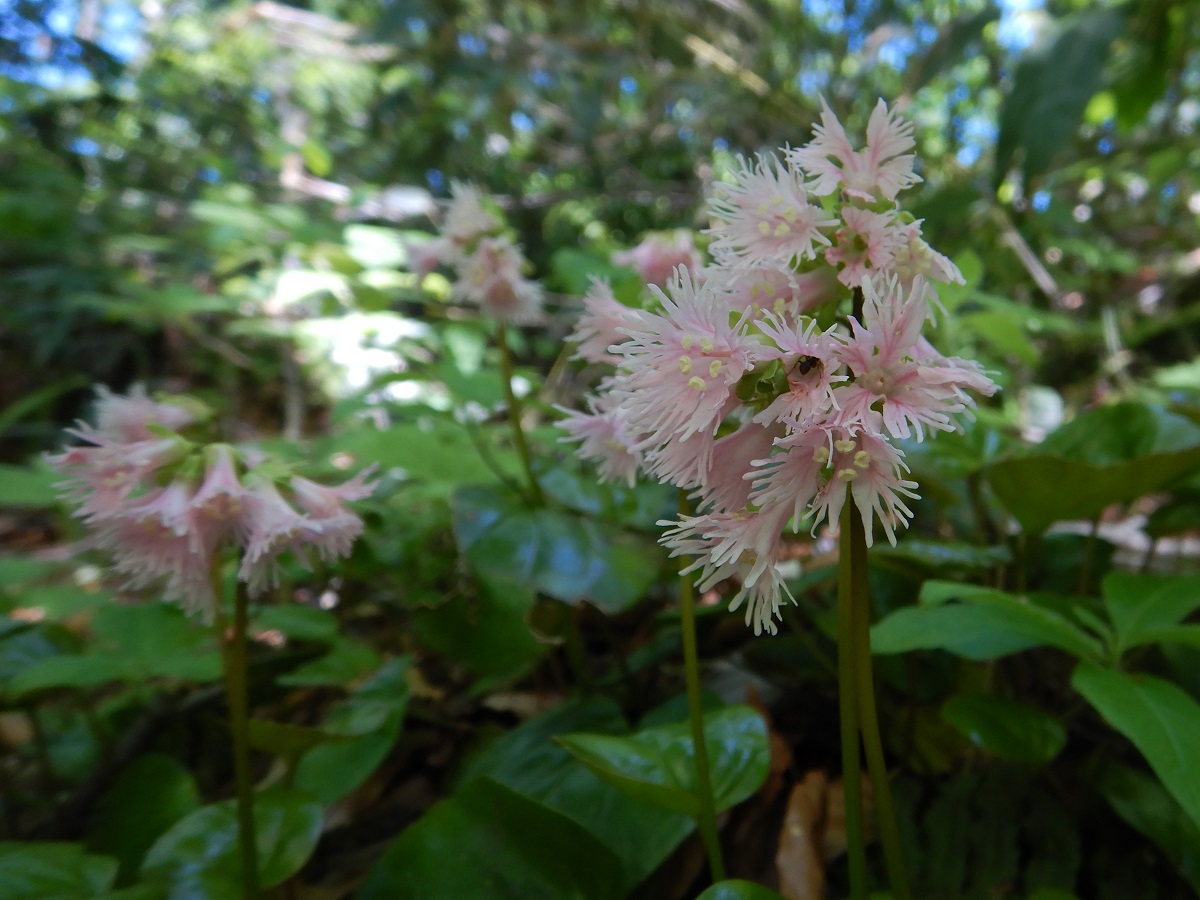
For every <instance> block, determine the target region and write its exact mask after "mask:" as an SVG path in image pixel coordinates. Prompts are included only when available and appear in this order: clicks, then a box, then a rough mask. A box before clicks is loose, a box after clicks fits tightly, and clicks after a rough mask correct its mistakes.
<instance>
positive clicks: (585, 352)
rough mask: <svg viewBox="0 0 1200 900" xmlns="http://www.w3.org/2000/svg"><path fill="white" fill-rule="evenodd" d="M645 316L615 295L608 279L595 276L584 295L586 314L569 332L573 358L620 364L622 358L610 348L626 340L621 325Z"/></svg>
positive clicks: (629, 323)
mask: <svg viewBox="0 0 1200 900" xmlns="http://www.w3.org/2000/svg"><path fill="white" fill-rule="evenodd" d="M641 317H642V311H641V310H639V309H633V308H632V307H629V306H626V305H625V304H624V303H622V302H621V301H620V300H618V299H617V298H616V297H615V296H614V295H613V292H612V287H611V286H610V285H609V283H608V282H607V281H605V280H603V279H600V278H593V279H592V285H591V287H589V288H588V290H587V293H586V294H584V295H583V314H582V315H581V316H580V317H579V321H578V322H577V323H576V325H575V330H574V331H573V332H571V333H570V334H569V335H567V340H568V341H571V342H572V343H574V344H575V353H574V354H573V355H572V357H571V358H572V359H584V360H587V361H588V362H593V363H610V364H612V365H616V364H617V363H619V362H620V361H621V357H620V356H619V355H617V354H616V353H613V352H612V351H611V350H610V349H609V348H610V347H612V345H614V344H619V343H621V342H622V341H624V340H625V335H623V334H621V332H620V330H619V329H620V328H622V327H624V326H627V325H633V324H636V323H637V322H638V320H639V319H640V318H641Z"/></svg>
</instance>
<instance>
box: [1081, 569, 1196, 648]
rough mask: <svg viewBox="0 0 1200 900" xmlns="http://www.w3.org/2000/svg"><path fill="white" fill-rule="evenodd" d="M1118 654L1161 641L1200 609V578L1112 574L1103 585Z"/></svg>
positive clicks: (1105, 603)
mask: <svg viewBox="0 0 1200 900" xmlns="http://www.w3.org/2000/svg"><path fill="white" fill-rule="evenodd" d="M1102 591H1103V595H1104V605H1105V607H1107V609H1108V614H1109V616H1110V617H1111V619H1112V623H1113V627H1114V628H1115V629H1116V639H1117V649H1118V652H1119V653H1123V652H1124V651H1126V650H1128V649H1130V648H1131V647H1137V646H1139V645H1141V644H1147V643H1151V642H1153V641H1159V640H1163V639H1164V636H1165V635H1166V634H1168V633H1169V632H1170V631H1171V630H1173V629H1174V627H1175V626H1177V625H1179V624H1180V623H1181V622H1182V621H1183V620H1184V618H1185V617H1187V616H1188V614H1190V613H1191V612H1193V611H1194V610H1196V609H1198V608H1200V577H1197V576H1192V577H1177V576H1166V575H1138V574H1133V573H1130V572H1113V573H1111V574H1110V575H1109V576H1108V577H1107V578H1105V579H1104V583H1103V585H1102Z"/></svg>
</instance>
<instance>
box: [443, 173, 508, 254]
mask: <svg viewBox="0 0 1200 900" xmlns="http://www.w3.org/2000/svg"><path fill="white" fill-rule="evenodd" d="M450 194H451V196H452V197H453V199H452V200H451V201H450V205H449V207H448V208H447V209H446V216H445V219H444V220H443V221H442V231H441V234H442V237H443V238H444V239H445V240H446V241H448V242H449V245H448V247H447V248H446V250H447V253H446V255H445V259H446V261H447V262H457V260H458V254H459V253H463V252H465V251H466V249H467V248H468V247H469V246H470V245H471V244H473V243H474V242H475V241H476V240H478V239H479V238H481V237H484V236H485V235H491V234H495V233H496V232H498V231H500V229H501V228H503V227H504V223H503V222H501V221H500V219H499V218H498V217H497V216H496V215H495V213H493V212H492V211H491V210H489V209H488V208H487V207H485V206H484V205H483V195H482V194H481V193H480V191H479V189H478V188H477V187H475V186H474V185H472V184H467V183H466V182H462V181H453V182H451V184H450Z"/></svg>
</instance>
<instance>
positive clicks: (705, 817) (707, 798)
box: [679, 491, 725, 883]
mask: <svg viewBox="0 0 1200 900" xmlns="http://www.w3.org/2000/svg"><path fill="white" fill-rule="evenodd" d="M679 508H680V511H681V513H685V512H686V511H687V508H688V507H687V495H686V494H684V492H683V491H680V492H679ZM679 618H680V625H681V626H682V628H683V671H684V677H685V679H686V680H687V697H688V722H689V724H690V725H691V727H692V747H693V748H694V751H695V754H694V758H695V760H696V794H697V799H698V800H699V801H700V812H699V814H698V815H697V816H696V825H697V827H698V828H699V829H700V837H701V839H702V840H703V841H704V847H705V849H706V850H707V851H708V867H709V870H710V871H711V872H712V880H713V882H714V883H716V882H718V881H724V880H725V860H724V859H723V858H722V856H721V841H720V837H719V835H718V833H717V807H716V803H715V801H714V800H713V790H712V776H711V774H710V773H709V768H708V745H707V744H706V743H705V741H704V707H703V705H702V704H701V702H700V654H699V652H698V650H697V647H696V601H695V596H694V591H693V588H692V578H691V575H683V574H682V573H681V574H680V576H679Z"/></svg>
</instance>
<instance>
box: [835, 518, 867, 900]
mask: <svg viewBox="0 0 1200 900" xmlns="http://www.w3.org/2000/svg"><path fill="white" fill-rule="evenodd" d="M846 500H847V502H846V504H845V505H844V506H843V507H842V517H841V524H840V527H839V529H838V530H839V534H840V543H841V546H840V547H839V548H838V550H839V552H838V599H837V626H838V640H837V643H838V718H839V721H840V724H841V739H842V792H843V797H844V800H845V807H846V856H847V860H848V862H849V865H850V896H851V898H852V900H866V897H867V842H866V834H865V832H864V830H863V808H862V763H861V761H860V758H859V750H858V709H859V707H858V691H857V681H858V671H857V667H856V666H855V664H854V662H855V660H854V656H855V640H854V634H855V631H854V624H855V622H854V620H855V612H856V610H855V608H854V607H855V603H854V580H855V579H854V575H855V572H854V555H855V554H854V553H853V552H852V546H853V533H854V524H853V523H854V521H855V515H854V512H855V510H854V504H853V503H851V502H850V498H849V497H847V498H846ZM859 527H860V528H861V523H860V525H859Z"/></svg>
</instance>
